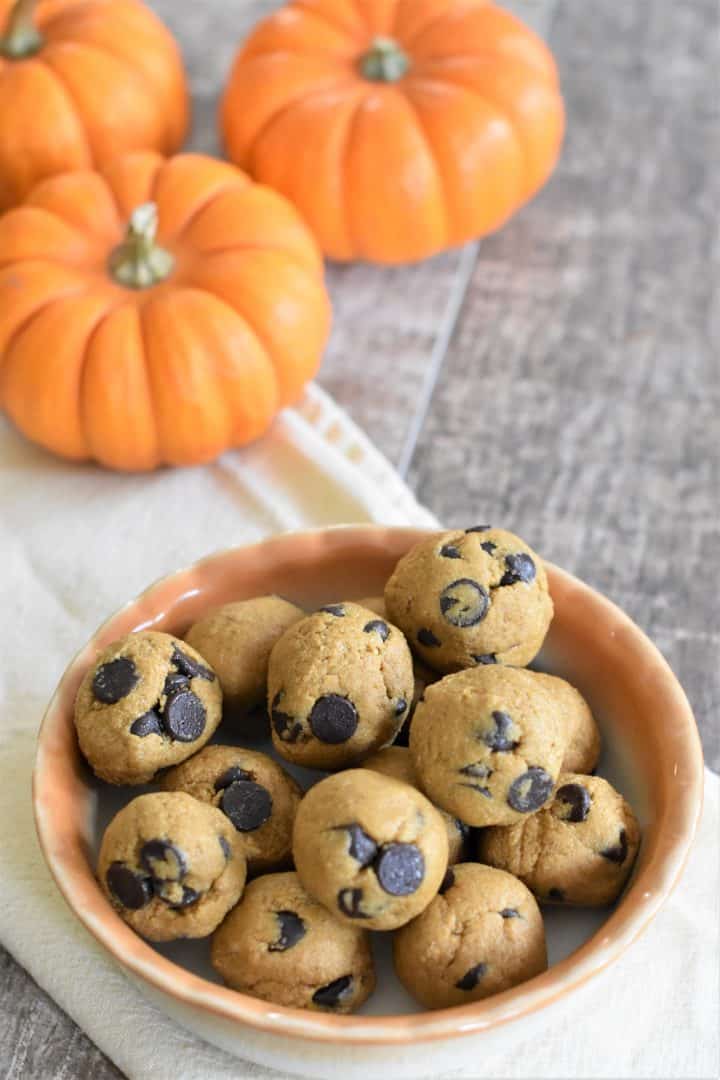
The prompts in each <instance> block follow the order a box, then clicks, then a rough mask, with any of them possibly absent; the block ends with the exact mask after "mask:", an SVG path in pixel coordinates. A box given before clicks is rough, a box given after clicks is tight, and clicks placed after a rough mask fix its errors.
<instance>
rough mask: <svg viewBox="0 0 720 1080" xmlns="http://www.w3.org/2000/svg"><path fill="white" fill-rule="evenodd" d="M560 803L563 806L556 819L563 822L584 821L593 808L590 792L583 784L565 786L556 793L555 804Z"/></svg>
mask: <svg viewBox="0 0 720 1080" xmlns="http://www.w3.org/2000/svg"><path fill="white" fill-rule="evenodd" d="M558 801H560V802H561V803H562V804H563V806H562V807H561V808H559V809H560V813H556V817H559V818H562V820H563V821H572V822H578V821H584V820H585V818H586V817H587V816H588V814H589V813H590V807H591V806H592V800H591V799H590V792H589V791H588V789H587V788H586V787H583V786H582V784H563V786H562V787H561V788H558V790H557V791H556V793H555V803H556V804H557V802H558ZM553 809H554V808H553Z"/></svg>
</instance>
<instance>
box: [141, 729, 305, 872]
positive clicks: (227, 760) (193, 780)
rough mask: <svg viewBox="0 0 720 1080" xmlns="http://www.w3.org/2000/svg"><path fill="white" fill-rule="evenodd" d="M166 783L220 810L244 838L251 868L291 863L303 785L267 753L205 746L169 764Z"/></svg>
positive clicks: (273, 867)
mask: <svg viewBox="0 0 720 1080" xmlns="http://www.w3.org/2000/svg"><path fill="white" fill-rule="evenodd" d="M162 786H163V788H164V789H165V791H185V792H187V794H188V795H192V796H193V798H195V799H200V801H201V802H204V803H209V804H210V805H211V806H216V807H217V808H218V810H222V812H223V814H225V816H226V817H227V818H228V819H229V820H230V821H231V822H232V824H233V825H234V826H235V828H236V829H237V831H238V835H239V837H240V839H241V840H242V847H243V851H244V852H245V857H246V858H247V862H248V872H249V873H251V874H263V873H266V872H267V871H268V870H279V869H282V868H284V867H286V866H291V865H292V827H293V822H294V820H295V813H296V811H297V808H298V804H299V802H300V799H301V798H302V790H301V789H300V786H299V785H298V784H297V783H296V782H295V780H293V778H292V776H290V774H289V773H287V772H285V770H284V769H283V768H281V766H280V765H278V764H277V762H275V761H273V759H272V758H271V757H268V755H267V754H261V753H259V752H257V751H254V750H242V749H240V748H239V747H235V746H206V747H205V749H204V750H201V751H200V753H199V754H195V756H194V757H192V758H190V760H189V761H185V762H183V764H182V765H178V766H176V767H175V768H174V769H170V771H169V772H168V773H166V775H165V776H164V777H163V781H162Z"/></svg>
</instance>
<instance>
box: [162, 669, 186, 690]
mask: <svg viewBox="0 0 720 1080" xmlns="http://www.w3.org/2000/svg"><path fill="white" fill-rule="evenodd" d="M189 683H190V680H189V679H188V677H187V675H183V673H182V671H171V672H170V674H169V675H167V676H166V677H165V685H164V686H163V694H166V695H167V694H172V693H173V691H174V690H184V689H185V687H186V686H188V685H189Z"/></svg>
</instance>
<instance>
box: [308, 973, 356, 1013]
mask: <svg viewBox="0 0 720 1080" xmlns="http://www.w3.org/2000/svg"><path fill="white" fill-rule="evenodd" d="M352 985H353V977H352V975H341V976H340V978H339V979H334V980H333V982H331V983H328V984H327V986H321V987H320V989H319V990H316V991H315V993H314V994H313V996H312V999H313V1002H314V1003H315V1004H316V1005H321V1006H323V1008H325V1009H335V1008H337V1006H338V1005H339V1004H340V1003H341V1001H343V1000H344V999H345V998H346V997H347V996H348V994H350V993H352Z"/></svg>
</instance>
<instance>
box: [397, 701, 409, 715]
mask: <svg viewBox="0 0 720 1080" xmlns="http://www.w3.org/2000/svg"><path fill="white" fill-rule="evenodd" d="M407 707H408V704H407V701H406V700H405V698H402V697H400V698H398V699H397V701H396V702H395V715H396V716H402V714H403V713H404V712H405V710H406V709H407Z"/></svg>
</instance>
